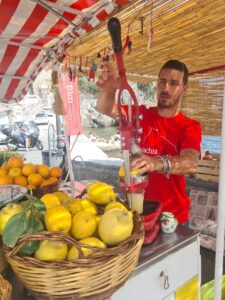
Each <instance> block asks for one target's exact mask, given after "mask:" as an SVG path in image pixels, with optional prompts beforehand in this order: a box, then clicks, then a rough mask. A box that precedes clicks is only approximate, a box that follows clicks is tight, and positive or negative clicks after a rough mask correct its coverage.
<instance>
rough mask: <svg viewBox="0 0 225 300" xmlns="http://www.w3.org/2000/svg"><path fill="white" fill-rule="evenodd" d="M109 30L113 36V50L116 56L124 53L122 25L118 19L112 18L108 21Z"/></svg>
mask: <svg viewBox="0 0 225 300" xmlns="http://www.w3.org/2000/svg"><path fill="white" fill-rule="evenodd" d="M108 30H109V33H110V35H111V39H112V43H113V49H114V52H115V54H116V53H118V52H121V51H122V41H121V25H120V21H119V20H118V19H117V18H110V19H109V21H108Z"/></svg>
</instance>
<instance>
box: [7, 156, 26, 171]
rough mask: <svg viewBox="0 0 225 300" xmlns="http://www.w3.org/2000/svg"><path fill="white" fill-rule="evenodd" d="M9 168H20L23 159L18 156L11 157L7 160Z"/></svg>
mask: <svg viewBox="0 0 225 300" xmlns="http://www.w3.org/2000/svg"><path fill="white" fill-rule="evenodd" d="M8 166H9V168H10V169H11V168H22V166H23V159H22V158H21V157H20V156H11V157H10V159H9V160H8Z"/></svg>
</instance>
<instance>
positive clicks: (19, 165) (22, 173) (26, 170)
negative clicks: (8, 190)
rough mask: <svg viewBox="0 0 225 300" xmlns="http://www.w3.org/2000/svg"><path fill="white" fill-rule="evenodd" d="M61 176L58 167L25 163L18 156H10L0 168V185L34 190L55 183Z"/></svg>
mask: <svg viewBox="0 0 225 300" xmlns="http://www.w3.org/2000/svg"><path fill="white" fill-rule="evenodd" d="M61 175H62V170H61V169H60V168H59V167H57V166H56V167H52V168H50V167H48V166H46V165H34V164H31V163H25V162H24V160H23V158H22V157H20V156H12V157H10V159H9V160H8V161H5V162H4V163H3V164H2V166H0V185H1V184H17V185H22V186H25V187H26V188H28V189H36V188H38V187H43V186H47V185H50V184H52V183H54V182H57V181H58V180H59V178H60V177H61Z"/></svg>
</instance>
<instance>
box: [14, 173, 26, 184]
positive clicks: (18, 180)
mask: <svg viewBox="0 0 225 300" xmlns="http://www.w3.org/2000/svg"><path fill="white" fill-rule="evenodd" d="M14 183H15V184H18V185H22V186H27V184H28V180H27V177H25V176H23V175H20V176H18V177H16V178H14Z"/></svg>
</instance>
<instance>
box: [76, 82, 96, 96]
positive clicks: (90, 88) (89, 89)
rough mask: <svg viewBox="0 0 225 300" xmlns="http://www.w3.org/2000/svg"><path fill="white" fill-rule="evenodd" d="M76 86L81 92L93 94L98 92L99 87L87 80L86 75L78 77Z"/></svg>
mask: <svg viewBox="0 0 225 300" xmlns="http://www.w3.org/2000/svg"><path fill="white" fill-rule="evenodd" d="M78 87H79V90H80V91H82V92H86V93H90V94H92V95H94V96H97V95H98V94H99V89H98V88H97V87H96V84H95V82H93V81H88V78H87V77H80V78H79V79H78Z"/></svg>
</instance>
